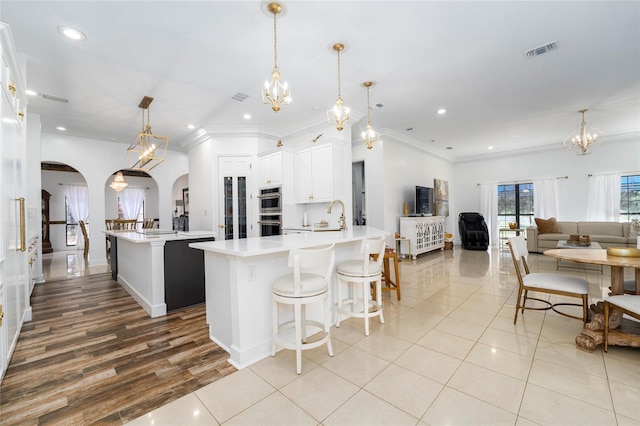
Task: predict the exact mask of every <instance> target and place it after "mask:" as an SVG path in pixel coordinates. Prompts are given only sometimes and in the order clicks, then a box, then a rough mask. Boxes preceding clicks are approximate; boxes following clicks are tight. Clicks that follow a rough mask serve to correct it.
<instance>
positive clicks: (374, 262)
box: [336, 237, 385, 336]
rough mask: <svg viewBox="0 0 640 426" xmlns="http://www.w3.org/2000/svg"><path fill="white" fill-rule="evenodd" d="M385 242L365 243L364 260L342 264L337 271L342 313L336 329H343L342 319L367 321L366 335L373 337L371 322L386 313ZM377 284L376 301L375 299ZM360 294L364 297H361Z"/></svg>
mask: <svg viewBox="0 0 640 426" xmlns="http://www.w3.org/2000/svg"><path fill="white" fill-rule="evenodd" d="M384 250H385V240H384V237H382V238H379V239H365V240H362V243H361V245H360V257H359V258H357V259H353V260H345V261H343V262H340V263H339V264H338V266H337V267H336V270H337V276H338V291H337V293H338V309H337V316H338V318H337V320H336V327H340V316H341V315H344V316H346V317H356V318H364V334H365V336H368V335H369V319H370V318H371V317H375V316H378V317H380V323H382V324H384V315H383V313H382V260H383V259H384ZM345 284H346V287H347V295H346V296H347V297H346V298H344V297H343V291H344V289H343V287H345ZM371 284H373V285H374V286H375V287H374V291H373V297H372V295H371ZM360 294H362V296H361V297H360Z"/></svg>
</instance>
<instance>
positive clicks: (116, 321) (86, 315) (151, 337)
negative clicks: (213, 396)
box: [0, 273, 236, 426]
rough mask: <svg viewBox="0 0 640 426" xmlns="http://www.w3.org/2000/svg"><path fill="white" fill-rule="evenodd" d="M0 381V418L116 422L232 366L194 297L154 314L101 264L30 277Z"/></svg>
mask: <svg viewBox="0 0 640 426" xmlns="http://www.w3.org/2000/svg"><path fill="white" fill-rule="evenodd" d="M31 305H32V308H33V320H32V321H30V322H28V323H25V325H24V327H23V330H22V333H21V334H20V339H19V341H18V344H17V346H16V349H15V351H14V353H13V357H12V359H11V362H10V364H9V368H8V369H7V372H6V374H5V378H4V380H3V382H2V385H1V386H0V424H2V425H3V426H4V425H36V424H78V425H85V424H92V423H99V424H118V425H119V424H123V423H125V422H127V421H129V420H132V419H134V418H136V417H139V416H141V415H143V414H144V413H146V412H148V411H151V410H153V409H155V408H158V407H160V406H162V405H164V404H166V403H168V402H171V401H173V400H175V399H177V398H179V397H181V396H183V395H186V394H187V393H190V392H193V391H194V390H196V389H198V388H200V387H202V386H205V385H207V384H209V383H212V382H214V381H216V380H218V379H220V378H222V377H224V376H226V375H228V374H231V373H233V372H234V371H236V370H235V368H234V367H233V366H231V365H230V364H229V363H228V362H227V360H228V354H227V353H226V352H225V351H224V350H222V349H221V348H220V347H218V346H217V345H216V344H215V343H213V342H212V341H211V340H210V339H209V336H208V327H207V325H206V323H205V307H204V305H201V306H196V307H192V308H187V309H184V310H180V311H176V312H172V313H170V314H169V315H167V316H164V317H161V318H150V317H149V316H148V315H147V313H146V312H145V311H144V310H143V309H142V308H141V307H140V306H139V305H138V304H137V303H136V301H135V300H134V299H133V298H131V296H129V294H128V293H127V292H126V291H125V290H124V289H122V287H121V286H120V285H119V284H118V283H117V282H115V281H113V280H112V279H111V275H110V274H109V273H104V274H98V275H89V276H84V277H78V278H73V279H61V280H54V281H48V282H46V283H44V284H37V285H36V286H35V288H34V291H33V294H32V297H31Z"/></svg>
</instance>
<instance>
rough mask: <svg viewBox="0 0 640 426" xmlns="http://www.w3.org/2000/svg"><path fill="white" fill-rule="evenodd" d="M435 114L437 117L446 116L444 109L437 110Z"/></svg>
mask: <svg viewBox="0 0 640 426" xmlns="http://www.w3.org/2000/svg"><path fill="white" fill-rule="evenodd" d="M436 113H437V114H439V115H442V114H446V113H447V110H446V109H445V108H440V109H439V110H437V111H436Z"/></svg>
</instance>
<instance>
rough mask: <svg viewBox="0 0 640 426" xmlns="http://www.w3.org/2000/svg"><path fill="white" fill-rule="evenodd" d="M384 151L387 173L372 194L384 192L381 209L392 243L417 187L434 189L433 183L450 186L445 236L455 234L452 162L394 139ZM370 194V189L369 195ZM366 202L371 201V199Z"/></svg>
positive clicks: (367, 171)
mask: <svg viewBox="0 0 640 426" xmlns="http://www.w3.org/2000/svg"><path fill="white" fill-rule="evenodd" d="M382 148H383V152H382V153H381V155H383V156H384V173H383V174H381V176H383V178H382V181H381V182H379V183H377V184H376V185H375V186H374V188H373V191H372V192H371V193H372V194H375V193H376V192H377V191H378V192H379V191H384V204H383V206H381V207H379V208H383V209H384V210H383V211H384V228H383V229H385V230H386V231H389V232H390V233H391V240H390V241H393V240H392V239H393V234H394V233H395V232H397V231H399V230H400V219H399V218H400V216H402V214H403V211H402V208H403V203H405V202H409V201H411V202H412V203H413V200H414V197H415V187H416V185H419V186H426V187H430V188H433V183H434V182H433V181H434V179H440V180H446V181H448V182H449V216H448V217H446V219H445V232H453V230H454V228H457V226H458V221H457V214H456V213H455V208H456V196H455V189H456V185H455V182H454V179H453V177H454V171H453V165H452V164H451V162H450V161H448V160H445V159H442V158H439V157H437V156H435V155H433V154H430V153H428V152H426V151H424V150H421V149H419V148H416V147H414V146H410V145H407V144H405V143H403V142H399V141H397V140H394V139H393V138H391V137H386V140H385V141H384V143H383V147H382ZM376 149H378V147H377V146H376V147H374V148H373V150H376ZM365 167H366V165H365ZM365 173H366V176H367V179H369V176H370V175H371V173H376V171H375V169H374V170H371V168H366V169H365ZM369 193H370V191H369V188H367V194H369ZM367 198H369V199H370V197H367ZM367 215H369V212H367Z"/></svg>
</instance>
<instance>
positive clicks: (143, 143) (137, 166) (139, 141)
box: [127, 96, 169, 172]
mask: <svg viewBox="0 0 640 426" xmlns="http://www.w3.org/2000/svg"><path fill="white" fill-rule="evenodd" d="M151 101H153V98H152V97H149V96H145V97H144V98H142V101H140V104H139V105H138V108H141V109H142V130H141V131H140V132H138V135H137V136H136V139H135V140H134V141H133V143H132V144H131V146H130V147H129V148H127V157H128V158H129V168H131V169H134V170H144V171H145V172H147V171H149V170H151V169H153V168H154V167H156V166H157V165H158V164H160V163H162V162H163V161H164V158H165V156H166V155H167V146H168V145H169V137H168V136H159V135H154V134H153V133H151V124H149V105H150V104H151ZM145 110H146V111H147V124H146V126H145V124H144V111H145Z"/></svg>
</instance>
